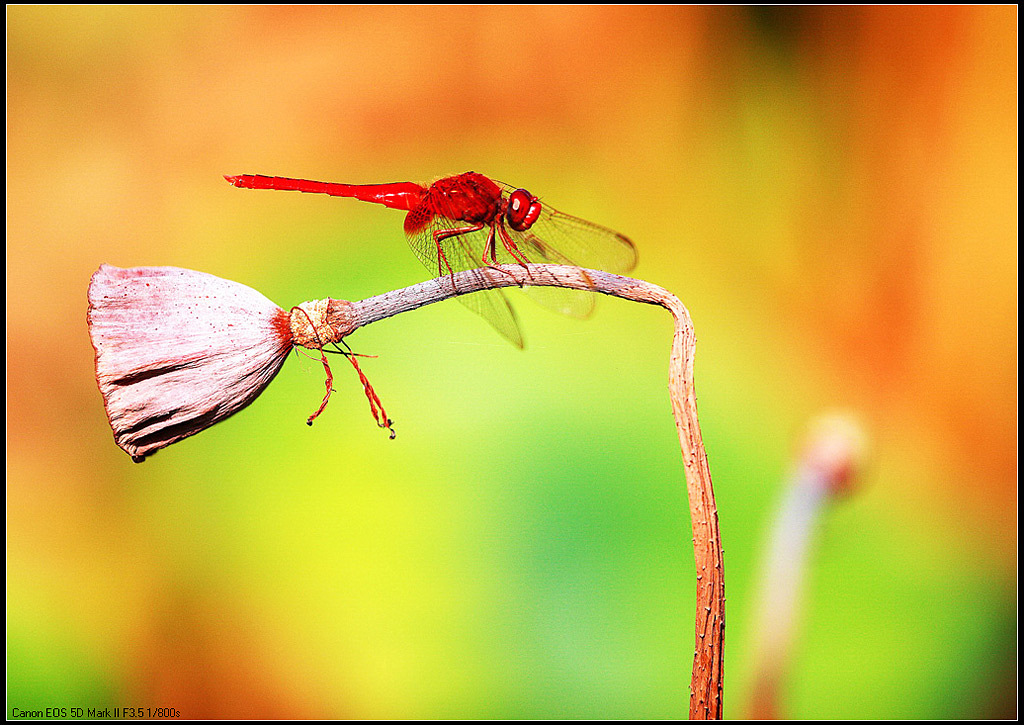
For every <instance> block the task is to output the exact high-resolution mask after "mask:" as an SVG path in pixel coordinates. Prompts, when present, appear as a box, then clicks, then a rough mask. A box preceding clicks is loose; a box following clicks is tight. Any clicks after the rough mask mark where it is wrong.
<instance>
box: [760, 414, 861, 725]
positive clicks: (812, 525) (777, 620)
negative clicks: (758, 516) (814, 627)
mask: <svg viewBox="0 0 1024 725" xmlns="http://www.w3.org/2000/svg"><path fill="white" fill-rule="evenodd" d="M864 456H865V435H864V432H863V430H862V429H861V427H860V425H859V424H858V423H857V422H856V420H855V419H854V418H853V417H851V416H849V415H846V414H828V415H824V416H822V417H820V418H818V419H817V420H815V421H814V423H813V424H812V425H811V428H810V431H809V432H808V435H807V437H806V440H805V441H804V444H803V447H802V449H801V451H800V453H799V454H798V459H797V462H796V466H795V468H794V470H793V472H792V473H791V474H790V481H789V484H788V486H787V488H786V491H785V494H784V498H783V500H782V504H781V506H780V508H779V513H778V517H777V518H776V521H775V526H774V529H773V531H772V533H771V537H770V539H769V545H768V558H767V561H766V564H765V569H764V578H763V581H762V584H761V594H760V602H759V604H758V607H757V610H756V614H755V616H756V617H757V626H756V628H755V638H756V640H755V642H756V644H755V647H754V656H755V658H756V665H755V675H754V687H753V694H752V696H751V700H750V704H749V708H748V714H747V715H748V717H750V718H751V719H756V720H774V719H778V718H780V717H785V714H784V713H783V712H782V707H781V706H780V692H781V690H782V689H783V688H784V687H785V678H786V673H787V671H788V667H789V663H790V659H791V656H792V650H793V643H794V640H795V635H796V630H797V627H798V622H799V614H800V598H801V592H802V589H803V580H804V576H805V572H806V570H807V567H808V565H809V560H810V549H811V546H812V544H813V543H814V535H815V533H816V531H817V529H818V525H819V522H820V521H821V519H822V517H823V516H824V515H825V514H826V513H827V511H828V504H830V503H831V502H832V501H834V500H835V499H836V498H837V497H840V496H844V495H846V494H848V493H849V492H850V491H851V490H852V487H853V485H854V483H855V481H856V479H857V477H858V475H859V473H860V471H861V469H862V467H863V462H864Z"/></svg>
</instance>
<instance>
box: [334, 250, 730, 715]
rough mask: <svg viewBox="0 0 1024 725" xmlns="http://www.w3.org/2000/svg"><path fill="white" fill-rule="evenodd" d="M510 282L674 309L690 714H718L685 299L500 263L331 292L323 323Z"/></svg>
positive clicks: (588, 276) (719, 609)
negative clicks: (687, 548)
mask: <svg viewBox="0 0 1024 725" xmlns="http://www.w3.org/2000/svg"><path fill="white" fill-rule="evenodd" d="M513 285H515V286H520V287H522V286H531V285H532V286H544V287H566V288H569V289H578V290H587V291H594V292H601V293H602V294H606V295H611V296H613V297H621V298H622V299H626V300H632V301H634V302H643V303H645V304H652V305H659V306H661V307H664V308H665V309H667V310H668V311H669V312H670V313H671V314H672V317H673V319H674V321H675V333H674V335H673V338H672V353H671V356H670V358H669V395H670V397H671V401H672V412H673V414H674V415H675V421H676V430H677V431H678V434H679V444H680V448H681V450H682V454H683V466H684V468H685V471H686V483H687V486H686V488H687V495H688V498H689V503H690V519H691V524H692V527H693V553H694V558H695V560H696V566H697V617H696V634H695V650H694V655H693V670H692V674H691V680H690V718H691V719H695V720H698V719H699V720H710V719H721V717H722V654H723V644H724V637H725V577H724V572H723V568H722V545H721V536H720V534H719V530H718V510H717V509H716V507H715V494H714V489H713V488H712V485H711V471H710V469H709V468H708V459H707V454H706V452H705V450H704V444H703V442H702V440H701V433H700V425H699V423H698V421H697V397H696V393H695V390H694V381H693V359H694V350H695V345H696V339H695V336H694V330H693V323H692V322H691V320H690V315H689V313H688V312H687V310H686V308H685V307H684V306H683V303H682V302H680V301H679V299H678V298H677V297H676V296H675V295H673V294H671V293H670V292H668V291H667V290H665V289H663V288H661V287H658V286H657V285H653V284H650V283H648V282H643V281H640V280H636V279H631V278H629V277H621V276H619V275H615V274H608V273H607V272H599V271H595V270H584V269H580V268H578V267H569V266H561V265H536V264H531V265H529V266H527V267H522V266H520V265H502V266H500V267H496V268H494V269H490V268H487V269H476V270H470V271H467V272H459V273H456V274H455V275H450V276H445V277H441V278H438V279H433V280H429V281H427V282H421V283H420V284H417V285H413V286H412V287H406V288H405V289H400V290H394V291H392V292H387V293H385V294H382V295H378V296H376V297H369V298H367V299H365V300H361V301H359V302H340V301H337V300H331V301H330V302H331V304H330V305H329V307H330V309H331V311H330V312H329V313H328V319H326V320H325V325H327V326H328V327H329V328H331V334H332V335H336V336H337V337H336V339H338V340H340V339H341V338H342V337H345V336H347V335H349V334H351V333H352V332H354V331H355V330H357V329H358V328H360V327H363V326H364V325H369V324H370V323H372V322H377V321H378V320H383V319H385V318H387V317H391V316H393V315H397V314H399V313H401V312H407V311H409V310H413V309H416V308H417V307H422V306H424V305H428V304H432V303H434V302H440V301H441V300H444V299H448V298H450V297H452V296H454V295H461V294H470V293H472V292H477V291H480V290H485V289H493V288H498V287H511V286H513Z"/></svg>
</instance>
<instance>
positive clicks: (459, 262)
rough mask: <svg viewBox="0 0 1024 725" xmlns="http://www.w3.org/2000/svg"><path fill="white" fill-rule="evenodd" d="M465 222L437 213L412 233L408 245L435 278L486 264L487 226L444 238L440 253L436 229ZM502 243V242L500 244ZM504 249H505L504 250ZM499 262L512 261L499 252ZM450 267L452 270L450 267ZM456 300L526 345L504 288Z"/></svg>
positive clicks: (452, 226) (461, 224) (463, 224)
mask: <svg viewBox="0 0 1024 725" xmlns="http://www.w3.org/2000/svg"><path fill="white" fill-rule="evenodd" d="M465 226H466V222H458V221H454V220H452V219H448V218H447V217H443V216H435V217H434V219H433V220H431V222H430V223H429V224H427V226H426V227H424V228H423V229H421V230H420V231H418V232H416V233H415V234H411V235H409V237H408V239H409V246H410V247H412V251H413V252H414V253H415V254H416V257H417V258H418V259H419V260H420V262H422V263H423V266H425V267H426V268H427V270H429V271H430V273H431V274H432V275H434V276H436V277H445V276H448V275H449V274H450V273H451V272H462V271H465V270H472V269H479V268H480V267H483V266H484V262H483V253H484V247H485V246H486V244H487V232H488V229H487V227H484V228H483V229H482V230H480V231H475V232H469V233H466V234H460V235H457V236H452V237H448V238H447V239H444V240H442V242H441V247H442V250H443V251H444V257H443V258H441V257H439V256H438V253H437V245H436V244H435V243H434V232H435V231H441V230H447V229H458V228H460V227H465ZM499 246H500V245H499ZM501 251H504V250H501ZM498 259H499V264H505V263H509V262H513V261H514V260H512V259H511V257H508V256H507V254H506V255H505V257H502V256H500V255H499V257H498ZM449 267H451V269H450V270H449ZM456 299H458V300H459V302H461V303H462V304H463V305H465V306H466V307H468V308H469V309H471V310H472V311H473V312H475V313H476V314H478V315H480V316H481V317H483V318H484V319H485V320H487V321H488V322H489V323H490V324H491V326H492V327H494V329H495V330H497V331H498V332H499V333H500V334H501V335H502V337H504V338H505V339H507V340H508V341H509V342H511V343H512V344H513V345H515V346H516V347H518V348H522V347H523V346H524V343H523V333H522V331H521V330H520V328H519V320H518V318H517V317H516V313H515V310H514V309H512V305H511V304H510V303H509V301H508V297H507V296H506V295H505V294H504V293H503V292H502V291H501V290H488V291H485V292H474V293H472V294H468V295H459V296H458V297H457V298H456Z"/></svg>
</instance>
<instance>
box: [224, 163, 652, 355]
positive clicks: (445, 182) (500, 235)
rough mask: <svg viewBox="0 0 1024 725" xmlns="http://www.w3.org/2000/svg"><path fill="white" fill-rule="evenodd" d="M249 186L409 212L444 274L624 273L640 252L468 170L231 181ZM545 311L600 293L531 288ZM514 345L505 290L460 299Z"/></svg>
mask: <svg viewBox="0 0 1024 725" xmlns="http://www.w3.org/2000/svg"><path fill="white" fill-rule="evenodd" d="M224 178H225V179H227V180H228V181H229V182H230V183H231V184H232V185H234V186H237V187H239V188H243V189H277V190H283V191H303V192H308V193H313V194H329V195H331V196H346V197H352V198H355V199H359V200H361V201H372V202H376V203H377V204H383V205H384V206H387V207H390V208H392V209H401V210H402V211H406V212H408V214H406V217H405V234H406V237H407V238H408V240H409V245H410V246H411V247H412V250H413V252H415V253H416V256H417V257H418V258H419V260H420V261H421V262H422V263H423V264H424V265H425V266H426V268H427V269H428V270H430V272H431V274H435V275H436V276H438V277H442V276H444V275H452V274H454V273H455V272H460V271H464V270H472V269H480V268H483V267H495V266H497V265H499V264H521V265H523V266H524V267H525V266H526V265H527V263H530V262H535V263H546V264H569V265H574V266H579V267H585V268H589V269H601V270H604V271H606V272H614V273H618V274H624V273H626V272H629V271H631V270H632V269H633V268H634V267H635V266H636V259H637V255H636V247H635V246H634V245H633V242H631V241H630V240H629V239H628V238H627V237H625V236H623V235H622V234H619V233H618V232H616V231H613V230H611V229H608V228H606V227H602V226H599V225H597V224H593V223H591V222H588V221H585V220H583V219H579V218H577V217H574V216H570V215H569V214H563V213H562V212H560V211H557V210H555V209H553V208H551V207H550V206H548V205H547V204H546V203H543V202H541V201H540V199H538V198H537V197H536V196H534V195H533V194H531V193H530V192H528V191H526V190H525V189H519V188H516V187H514V186H510V185H508V184H503V183H501V182H499V181H494V180H492V179H490V178H488V177H486V176H484V175H483V174H478V173H476V172H474V171H469V172H466V173H464V174H458V175H456V176H448V177H445V178H443V179H438V180H437V181H435V182H433V183H432V184H430V185H427V186H424V185H422V184H416V183H413V182H409V181H402V182H395V183H390V184H333V183H327V182H322V181H306V180H304V179H287V178H284V177H280V176H259V175H252V174H245V175H240V176H225V177H224ZM523 290H524V291H525V292H526V293H527V294H528V295H530V296H531V297H533V298H534V299H535V300H537V301H538V302H540V303H541V304H543V305H544V306H546V307H549V308H551V309H554V310H555V311H557V312H561V313H563V314H567V315H572V316H574V317H586V316H588V315H589V314H590V313H591V312H592V311H593V309H594V299H593V298H594V295H593V294H590V293H586V292H576V291H573V290H566V289H559V288H555V287H530V286H527V287H524V288H523ZM458 299H459V301H460V302H462V303H463V304H464V305H466V306H467V307H469V308H470V309H471V310H473V311H474V312H476V313H478V314H480V315H481V316H483V317H484V319H486V320H487V321H488V322H490V323H491V325H493V326H494V328H495V329H496V330H497V331H498V332H500V333H501V334H502V335H503V336H505V337H506V338H507V339H508V340H509V341H510V342H512V344H514V345H516V346H517V347H523V336H522V333H521V332H520V330H519V322H518V320H517V318H516V314H515V312H514V311H513V309H512V306H511V305H510V304H509V301H508V298H507V297H506V296H505V294H504V293H503V292H502V291H501V290H490V291H487V292H483V293H476V294H470V295H460V296H459V297H458Z"/></svg>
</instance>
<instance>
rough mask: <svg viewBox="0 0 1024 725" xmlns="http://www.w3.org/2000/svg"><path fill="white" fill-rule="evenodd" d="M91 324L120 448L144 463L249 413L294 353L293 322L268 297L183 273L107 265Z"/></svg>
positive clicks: (97, 280) (93, 300)
mask: <svg viewBox="0 0 1024 725" xmlns="http://www.w3.org/2000/svg"><path fill="white" fill-rule="evenodd" d="M88 320H89V335H90V337H91V338H92V345H93V348H95V350H96V381H97V382H98V383H99V387H100V392H101V393H102V394H103V404H104V407H105V408H106V411H107V417H108V418H109V420H110V427H111V428H112V429H113V430H114V440H115V441H116V442H117V445H119V446H120V447H121V448H123V449H124V450H125V452H126V453H128V454H129V455H130V456H131V457H132V460H134V461H136V462H139V461H142V460H143V459H144V458H145V457H146V456H147V455H149V454H151V453H153V452H154V451H156V450H158V449H160V448H163V447H165V446H168V445H170V444H171V443H174V442H175V441H179V440H181V439H182V438H186V437H188V436H190V435H194V434H196V433H198V432H200V431H202V430H204V429H206V428H208V427H210V426H211V425H213V424H214V423H217V422H219V421H222V420H224V419H225V418H227V417H228V416H230V415H233V414H234V413H237V412H238V411H239V410H241V409H242V408H244V407H245V406H247V405H248V404H249V403H251V402H252V401H253V400H255V399H256V396H258V395H259V394H260V393H261V392H262V391H263V389H264V388H266V387H267V385H268V384H269V383H270V381H271V380H273V379H274V376H275V375H277V372H278V371H279V370H280V369H281V366H282V365H283V364H284V361H285V359H286V358H287V356H288V352H289V351H290V350H291V348H292V332H291V326H290V323H289V315H288V313H287V312H285V311H284V310H282V309H281V308H280V307H278V306H277V305H275V304H274V303H273V302H271V301H270V300H268V299H267V298H266V297H264V296H263V295H261V294H260V293H259V292H257V291H256V290H254V289H251V288H249V287H246V286H245V285H241V284H238V283H236V282H229V281H227V280H224V279H220V278H218V277H214V276H213V275H210V274H204V273H202V272H193V271H191V270H187V269H179V268H176V267H134V268H132V269H120V268H118V267H111V266H110V265H106V264H105V265H103V266H101V267H100V268H99V270H97V272H96V273H95V274H94V275H93V277H92V282H91V283H90V284H89V316H88Z"/></svg>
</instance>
